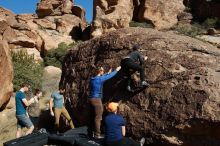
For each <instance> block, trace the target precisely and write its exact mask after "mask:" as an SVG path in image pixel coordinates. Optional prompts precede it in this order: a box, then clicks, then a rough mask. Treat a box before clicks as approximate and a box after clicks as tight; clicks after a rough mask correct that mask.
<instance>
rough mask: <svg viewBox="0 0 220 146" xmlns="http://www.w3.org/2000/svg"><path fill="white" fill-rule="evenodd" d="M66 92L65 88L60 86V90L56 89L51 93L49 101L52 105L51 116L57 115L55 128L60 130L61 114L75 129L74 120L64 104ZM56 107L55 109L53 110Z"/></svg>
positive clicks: (50, 105)
mask: <svg viewBox="0 0 220 146" xmlns="http://www.w3.org/2000/svg"><path fill="white" fill-rule="evenodd" d="M64 93H65V89H64V88H63V87H59V91H54V92H53V93H52V95H51V98H50V101H49V107H50V114H51V116H55V128H56V130H57V131H59V130H58V129H59V126H60V125H59V123H60V122H59V121H60V116H61V114H63V115H64V117H65V118H66V119H67V121H68V123H69V125H70V127H71V128H72V129H73V128H74V125H73V121H72V119H71V117H70V115H69V113H68V111H67V110H66V108H65V106H64V97H63V94H64ZM53 107H54V111H53Z"/></svg>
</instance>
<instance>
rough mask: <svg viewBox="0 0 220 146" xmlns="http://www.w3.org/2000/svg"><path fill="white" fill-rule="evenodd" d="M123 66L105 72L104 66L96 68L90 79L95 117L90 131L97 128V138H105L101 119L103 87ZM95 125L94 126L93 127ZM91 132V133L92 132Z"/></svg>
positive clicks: (90, 99)
mask: <svg viewBox="0 0 220 146" xmlns="http://www.w3.org/2000/svg"><path fill="white" fill-rule="evenodd" d="M120 68H121V67H117V68H116V70H115V71H112V72H110V73H106V74H104V69H103V67H98V68H96V75H95V76H94V77H92V78H91V79H90V84H89V85H90V93H89V103H90V105H91V107H92V110H93V111H94V114H95V117H93V121H92V123H94V124H93V125H91V126H90V131H89V132H91V131H92V130H95V131H94V132H95V133H94V134H95V135H94V137H95V138H98V139H99V138H103V137H102V136H101V120H102V114H103V104H102V96H103V93H102V88H103V84H104V82H105V81H106V80H108V79H110V78H112V77H113V76H115V75H116V74H117V72H118V71H119V70H120ZM94 126H95V127H94ZM92 127H94V128H92ZM90 134H91V133H90Z"/></svg>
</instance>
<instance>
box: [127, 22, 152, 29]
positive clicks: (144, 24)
mask: <svg viewBox="0 0 220 146" xmlns="http://www.w3.org/2000/svg"><path fill="white" fill-rule="evenodd" d="M129 26H130V27H143V28H153V25H152V24H151V23H147V22H136V21H131V22H130V23H129Z"/></svg>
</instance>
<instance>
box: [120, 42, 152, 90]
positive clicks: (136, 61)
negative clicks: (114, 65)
mask: <svg viewBox="0 0 220 146" xmlns="http://www.w3.org/2000/svg"><path fill="white" fill-rule="evenodd" d="M139 48H140V46H139V45H137V44H136V45H134V46H133V48H132V52H130V53H129V54H128V55H127V56H125V57H124V58H123V59H122V60H121V69H122V70H123V71H124V73H125V74H126V76H127V77H128V86H127V90H128V91H132V90H131V85H130V82H131V71H130V70H133V71H138V72H139V73H140V80H141V83H140V85H141V87H148V86H149V84H148V83H147V82H146V81H145V80H144V78H145V74H144V69H143V66H142V65H143V64H144V60H147V58H148V57H147V56H145V57H143V56H142V55H141V53H140V52H139Z"/></svg>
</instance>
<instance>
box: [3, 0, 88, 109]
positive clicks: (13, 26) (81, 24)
mask: <svg viewBox="0 0 220 146" xmlns="http://www.w3.org/2000/svg"><path fill="white" fill-rule="evenodd" d="M51 7H53V8H51ZM50 8H51V11H52V13H49V11H50ZM37 14H38V15H36V14H19V15H16V14H14V13H12V12H11V11H9V10H7V9H5V8H2V7H0V26H1V27H0V47H1V50H0V53H1V57H0V60H1V62H0V64H1V67H0V70H1V71H2V73H1V76H0V83H1V86H2V87H1V89H0V108H1V107H4V106H3V105H5V103H7V101H8V99H9V97H10V92H12V78H13V74H12V64H11V57H10V53H9V52H10V51H14V52H16V51H19V50H26V51H27V53H28V54H34V58H35V59H36V60H40V61H41V60H42V58H41V55H40V54H41V53H44V52H45V51H47V50H50V49H53V48H57V47H58V44H59V43H61V42H64V43H66V44H70V43H73V42H74V41H76V40H80V39H82V33H83V30H84V29H85V27H86V20H85V11H84V9H83V8H81V7H77V6H74V5H73V3H72V1H70V0H53V1H51V0H50V1H46V0H42V1H41V2H40V3H39V4H38V8H37ZM38 16H39V17H38Z"/></svg>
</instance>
